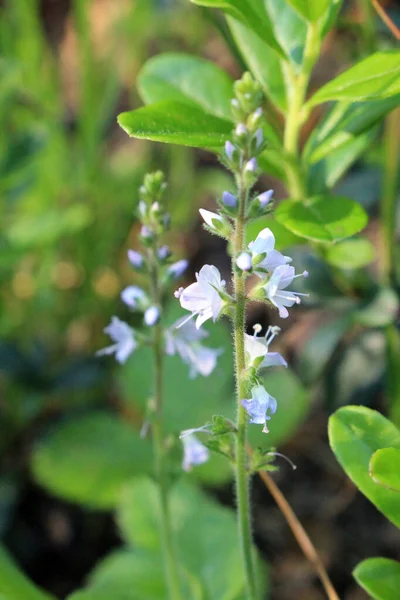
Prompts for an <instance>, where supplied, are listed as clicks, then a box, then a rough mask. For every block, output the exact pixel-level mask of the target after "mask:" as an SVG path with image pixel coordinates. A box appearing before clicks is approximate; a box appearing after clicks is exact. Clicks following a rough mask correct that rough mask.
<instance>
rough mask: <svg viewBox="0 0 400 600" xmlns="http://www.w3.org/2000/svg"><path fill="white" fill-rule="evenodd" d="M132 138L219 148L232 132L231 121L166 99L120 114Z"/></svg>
mask: <svg viewBox="0 0 400 600" xmlns="http://www.w3.org/2000/svg"><path fill="white" fill-rule="evenodd" d="M118 123H119V125H120V126H121V127H122V129H124V131H126V133H127V134H128V135H129V136H131V137H136V138H139V139H146V140H152V141H153V142H165V143H166V144H179V145H183V146H192V147H195V148H212V147H216V148H220V147H222V146H223V144H224V143H225V141H226V140H227V139H228V138H229V137H230V136H231V134H232V128H233V125H232V122H231V121H227V120H225V119H220V118H219V117H215V116H213V115H210V114H208V113H206V112H205V111H203V110H201V109H199V108H196V107H195V106H189V105H188V104H183V103H180V102H174V101H171V100H167V101H165V102H157V103H156V104H151V105H150V106H144V107H142V108H138V109H137V110H133V111H131V112H125V113H122V114H120V115H119V117H118Z"/></svg>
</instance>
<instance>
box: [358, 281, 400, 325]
mask: <svg viewBox="0 0 400 600" xmlns="http://www.w3.org/2000/svg"><path fill="white" fill-rule="evenodd" d="M398 309H399V299H398V296H397V294H396V292H395V291H394V290H392V289H391V288H385V287H380V288H378V289H377V291H376V293H375V295H374V296H373V297H372V298H371V299H369V300H367V302H366V303H365V304H364V306H361V307H360V308H359V309H358V310H357V311H356V312H355V313H354V318H355V320H356V321H357V323H360V325H363V326H364V327H385V326H386V325H390V324H391V323H396V321H397V312H398Z"/></svg>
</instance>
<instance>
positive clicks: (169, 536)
mask: <svg viewBox="0 0 400 600" xmlns="http://www.w3.org/2000/svg"><path fill="white" fill-rule="evenodd" d="M149 264H150V280H151V298H152V301H153V303H154V304H155V305H156V306H160V305H161V297H160V296H161V293H160V285H159V276H158V263H157V259H156V256H155V253H154V252H152V251H150V250H149ZM153 355H154V379H155V389H154V406H153V407H152V409H153V411H152V412H153V421H152V433H153V451H154V470H155V475H156V478H157V483H158V489H159V499H160V521H161V523H160V526H161V542H162V548H163V555H164V563H165V571H166V579H167V587H168V594H169V598H170V600H182V592H181V587H180V582H179V570H178V561H177V556H176V551H175V546H174V543H173V531H172V524H171V515H170V510H169V502H168V476H167V465H166V460H165V458H166V457H165V445H164V431H163V414H162V405H163V402H162V400H163V372H164V347H163V328H162V325H161V323H158V324H157V325H155V326H154V327H153Z"/></svg>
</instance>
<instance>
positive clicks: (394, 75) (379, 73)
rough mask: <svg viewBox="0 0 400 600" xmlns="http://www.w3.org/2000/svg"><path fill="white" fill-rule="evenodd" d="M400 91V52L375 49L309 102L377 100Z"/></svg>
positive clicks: (320, 90)
mask: <svg viewBox="0 0 400 600" xmlns="http://www.w3.org/2000/svg"><path fill="white" fill-rule="evenodd" d="M399 93H400V51H398V50H394V51H391V52H389V51H388V52H375V53H374V54H372V55H371V56H368V57H367V58H365V59H364V60H362V61H360V62H359V63H357V64H356V65H354V66H353V67H351V68H350V69H348V70H347V71H345V72H344V73H341V74H340V75H338V77H336V78H335V79H333V80H332V81H330V82H329V83H327V84H326V85H324V86H323V87H322V88H320V89H319V90H318V91H317V92H316V93H315V94H314V95H313V96H312V97H311V98H310V100H309V101H308V102H307V104H306V106H308V107H311V106H315V105H316V104H321V103H322V102H328V101H329V100H351V101H352V102H360V101H363V100H377V99H381V98H389V97H390V96H394V95H395V94H399Z"/></svg>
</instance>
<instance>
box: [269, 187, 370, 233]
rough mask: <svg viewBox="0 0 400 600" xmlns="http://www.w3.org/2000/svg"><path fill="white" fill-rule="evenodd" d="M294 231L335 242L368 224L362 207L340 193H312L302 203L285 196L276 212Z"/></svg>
mask: <svg viewBox="0 0 400 600" xmlns="http://www.w3.org/2000/svg"><path fill="white" fill-rule="evenodd" d="M275 216H276V219H277V221H278V222H279V223H281V224H282V225H284V226H285V227H286V228H287V229H289V231H292V232H293V233H294V234H296V235H299V236H300V237H304V238H306V239H309V240H313V241H316V242H325V243H326V242H328V243H329V242H335V241H337V240H341V239H343V238H346V237H349V236H351V235H354V234H355V233H358V232H359V231H361V229H363V228H364V227H365V225H366V224H367V220H368V219H367V214H366V212H365V211H364V209H363V208H362V207H361V206H360V205H359V204H357V203H356V202H354V201H353V200H350V199H349V198H344V197H342V196H331V197H328V196H322V195H321V196H314V197H312V198H309V199H308V200H307V203H306V204H302V203H301V202H298V201H296V200H285V201H284V202H282V203H281V204H280V205H279V206H278V208H277V210H276V213H275Z"/></svg>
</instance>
